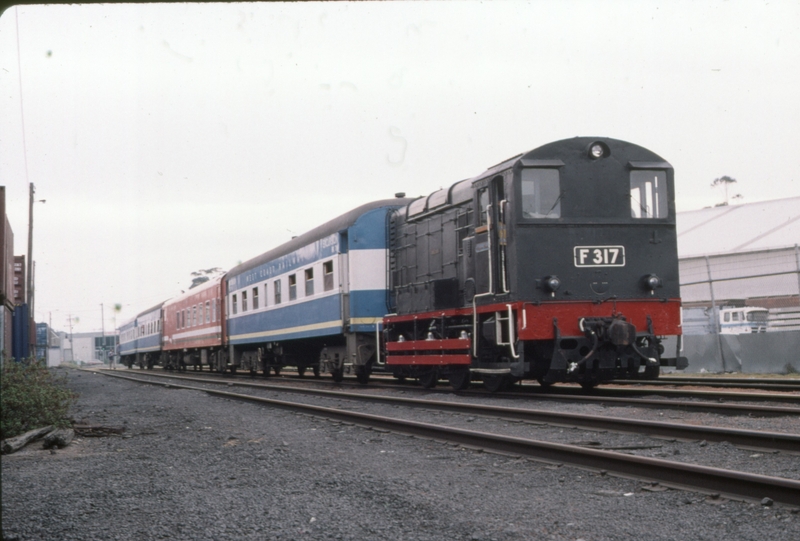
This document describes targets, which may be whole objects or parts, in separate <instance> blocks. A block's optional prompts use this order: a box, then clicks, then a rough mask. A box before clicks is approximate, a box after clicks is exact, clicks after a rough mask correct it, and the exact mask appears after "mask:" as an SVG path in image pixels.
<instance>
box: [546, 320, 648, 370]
mask: <svg viewBox="0 0 800 541" xmlns="http://www.w3.org/2000/svg"><path fill="white" fill-rule="evenodd" d="M648 319H649V318H648ZM648 326H649V327H652V324H650V321H649V320H648ZM579 328H580V329H581V331H583V333H584V335H583V336H568V337H565V336H562V334H561V331H560V330H559V327H558V319H557V318H553V330H554V334H555V340H554V344H553V355H552V358H551V362H550V370H549V371H548V372H547V374H545V376H544V377H543V381H545V382H547V383H555V382H557V381H575V382H579V383H593V382H594V383H597V382H600V381H604V380H610V379H614V378H618V377H627V378H637V377H638V378H648V379H649V378H655V377H658V372H659V367H660V364H661V363H660V360H659V359H660V355H661V352H662V349H663V348H661V343H660V340H659V339H658V338H657V337H656V336H655V335H654V333H653V332H652V328H650V329H649V332H647V333H644V334H637V332H636V327H635V326H634V325H633V324H632V323H630V322H628V321H627V320H626V319H625V316H622V315H616V316H613V317H587V318H581V319H580V321H579Z"/></svg>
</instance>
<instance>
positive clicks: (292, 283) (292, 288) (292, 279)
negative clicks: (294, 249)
mask: <svg viewBox="0 0 800 541" xmlns="http://www.w3.org/2000/svg"><path fill="white" fill-rule="evenodd" d="M296 298H297V275H296V274H290V275H289V300H290V301H293V300H295V299H296Z"/></svg>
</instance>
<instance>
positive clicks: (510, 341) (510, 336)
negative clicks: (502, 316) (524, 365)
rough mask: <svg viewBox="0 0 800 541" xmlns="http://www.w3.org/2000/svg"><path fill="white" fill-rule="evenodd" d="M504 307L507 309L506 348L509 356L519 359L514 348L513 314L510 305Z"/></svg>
mask: <svg viewBox="0 0 800 541" xmlns="http://www.w3.org/2000/svg"><path fill="white" fill-rule="evenodd" d="M506 306H507V307H508V347H509V349H510V350H511V356H512V357H514V358H515V359H519V355H518V354H517V351H516V349H515V348H514V312H513V310H512V309H511V305H510V304H506Z"/></svg>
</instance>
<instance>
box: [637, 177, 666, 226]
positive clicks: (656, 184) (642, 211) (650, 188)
mask: <svg viewBox="0 0 800 541" xmlns="http://www.w3.org/2000/svg"><path fill="white" fill-rule="evenodd" d="M631 216H632V217H634V218H666V217H667V173H666V172H665V171H631Z"/></svg>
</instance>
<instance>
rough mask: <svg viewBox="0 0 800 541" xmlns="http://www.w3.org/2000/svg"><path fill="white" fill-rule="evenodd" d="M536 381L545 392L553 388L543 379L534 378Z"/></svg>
mask: <svg viewBox="0 0 800 541" xmlns="http://www.w3.org/2000/svg"><path fill="white" fill-rule="evenodd" d="M536 381H538V382H539V386H540V387H541V388H542V389H544V390H545V391H546V390H547V389H549V388H550V387H552V386H553V384H552V383H550V382H549V381H545V380H544V378H536Z"/></svg>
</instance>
